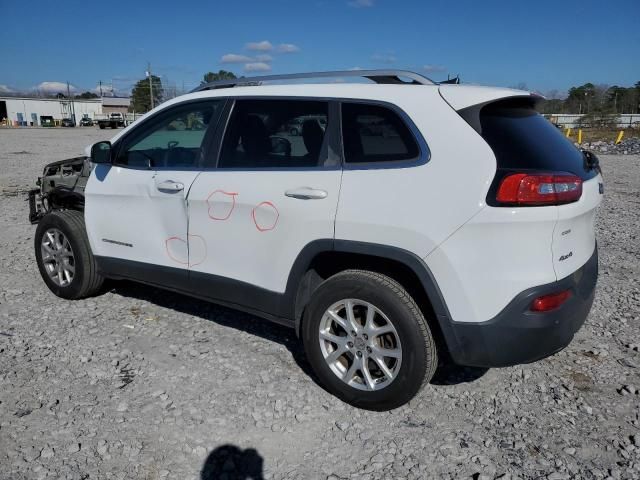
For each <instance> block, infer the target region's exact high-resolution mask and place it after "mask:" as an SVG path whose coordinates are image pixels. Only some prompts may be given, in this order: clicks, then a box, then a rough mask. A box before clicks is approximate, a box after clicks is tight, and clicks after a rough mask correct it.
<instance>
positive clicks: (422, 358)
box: [32, 71, 603, 410]
mask: <svg viewBox="0 0 640 480" xmlns="http://www.w3.org/2000/svg"><path fill="white" fill-rule="evenodd" d="M356 75H357V76H361V77H366V78H367V79H369V80H372V81H373V83H369V84H363V83H349V82H343V83H327V84H285V85H274V84H271V85H266V84H265V83H266V82H267V81H270V80H280V81H283V80H291V79H297V78H306V77H325V76H332V77H347V76H356ZM404 79H408V81H406V80H404ZM540 100H541V97H539V96H536V95H534V94H530V93H529V92H524V91H517V90H510V89H503V88H487V87H478V86H464V85H452V84H435V83H433V82H431V81H430V80H428V79H426V78H424V77H422V76H420V75H417V74H415V73H411V72H400V71H356V72H324V73H315V74H308V75H292V76H289V75H288V76H270V77H262V78H252V79H251V78H249V79H247V78H244V79H238V80H225V81H223V82H218V83H213V84H206V85H203V86H202V87H200V88H198V89H197V90H196V91H194V92H192V93H190V94H187V95H184V96H181V97H178V98H176V99H174V100H171V101H169V102H166V103H164V104H162V105H160V106H159V107H157V108H156V109H154V110H153V111H151V112H150V113H148V114H147V115H146V116H145V117H144V119H142V120H140V121H139V122H137V123H136V124H135V125H132V126H130V127H128V128H126V129H125V130H124V131H122V132H120V133H119V134H118V135H116V136H115V137H114V138H113V139H112V140H111V142H99V143H97V144H95V145H93V147H92V149H91V156H90V159H89V160H90V162H89V160H83V159H73V160H71V161H69V163H70V164H72V165H75V170H73V171H75V172H77V175H78V177H79V178H83V176H84V177H88V180H87V182H86V188H85V189H84V192H82V191H79V189H78V188H76V189H75V192H73V191H72V192H71V193H74V194H75V197H73V198H70V197H69V195H70V189H69V188H68V187H65V189H64V191H58V190H57V189H56V188H55V183H53V184H52V183H51V181H49V179H48V178H44V179H43V180H42V186H41V189H40V190H39V191H38V192H37V193H34V194H33V197H34V198H32V205H33V212H32V219H33V220H34V222H38V223H39V225H38V228H37V232H36V238H35V252H36V257H37V261H38V266H39V268H40V272H41V274H42V277H43V279H44V281H45V282H46V284H47V286H48V287H49V288H50V289H51V290H52V291H53V292H54V293H55V294H56V295H58V296H60V297H63V298H69V299H75V298H82V297H86V296H88V295H92V294H95V293H96V292H98V291H99V290H100V287H101V284H102V280H103V279H104V278H112V279H132V280H136V281H140V282H144V283H147V284H151V285H155V286H158V287H161V288H166V289H171V290H174V291H177V292H182V293H185V294H188V295H193V296H195V297H199V298H203V299H208V300H211V301H213V302H217V303H220V304H223V305H228V306H231V307H233V308H237V309H241V310H244V311H248V312H251V313H253V314H255V315H258V316H260V317H264V318H266V319H269V320H272V321H275V322H278V323H282V324H285V325H288V326H291V327H292V328H295V329H296V331H297V332H298V334H299V336H300V337H301V338H302V341H303V342H304V346H305V350H306V352H307V355H308V359H309V362H310V363H311V365H312V366H313V369H314V371H315V373H316V374H317V376H318V378H319V380H320V381H321V383H322V384H323V385H324V386H325V387H326V388H327V389H328V390H329V391H330V392H332V393H334V394H335V395H337V396H338V397H340V398H341V399H343V400H344V401H346V402H348V403H351V404H353V405H356V406H358V407H362V408H367V409H374V410H385V409H390V408H395V407H398V406H399V405H402V404H404V403H405V402H407V401H408V400H410V399H411V398H412V397H413V396H414V395H415V394H416V393H417V392H418V391H419V390H420V388H421V387H422V386H423V385H425V384H426V383H427V382H429V381H430V379H431V378H432V376H433V374H434V371H435V370H436V367H437V365H438V363H439V361H440V360H442V359H447V360H453V362H455V363H457V364H460V365H470V366H480V367H500V366H507V365H514V364H518V363H525V362H532V361H535V360H538V359H541V358H543V357H546V356H548V355H551V354H553V353H555V352H557V351H558V350H560V349H562V348H564V347H565V346H566V345H567V344H568V343H569V342H570V341H571V339H572V337H573V335H574V333H575V332H576V331H577V330H578V329H579V328H580V326H581V325H582V324H583V322H584V320H585V318H586V317H587V314H588V312H589V310H590V307H591V304H592V301H593V295H594V290H595V285H596V278H597V268H598V260H597V249H596V239H595V234H594V218H595V211H596V207H597V206H598V204H599V203H600V201H601V198H602V190H603V186H602V183H601V182H602V177H601V174H600V168H599V166H598V161H597V158H596V157H595V156H593V155H592V154H590V153H589V152H582V151H580V150H578V149H577V148H575V147H574V146H573V145H572V144H571V143H570V142H569V141H568V140H566V139H565V138H564V137H563V135H562V134H561V133H560V132H558V130H557V129H556V128H555V127H554V126H553V125H552V124H551V123H549V122H547V121H546V120H545V119H544V118H543V117H541V116H540V115H538V114H537V113H536V111H535V109H534V106H535V104H536V103H537V102H539V101H540ZM292 124H300V125H301V128H300V132H296V134H295V135H292V134H291V128H290V126H291V125H292ZM298 133H299V134H298ZM74 162H75V163H74ZM83 162H84V164H83ZM64 163H65V162H58V163H56V164H54V165H58V166H59V165H60V164H63V166H64ZM56 168H57V167H56ZM54 170H55V169H54ZM46 175H47V170H46V169H45V176H46ZM77 184H79V185H82V184H83V183H82V182H76V183H75V184H74V185H77ZM71 190H73V189H71ZM80 190H81V189H80Z"/></svg>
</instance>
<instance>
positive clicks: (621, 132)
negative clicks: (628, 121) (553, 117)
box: [616, 130, 624, 145]
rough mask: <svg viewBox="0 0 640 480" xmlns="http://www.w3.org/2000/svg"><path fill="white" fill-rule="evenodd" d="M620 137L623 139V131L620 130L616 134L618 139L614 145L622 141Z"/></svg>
mask: <svg viewBox="0 0 640 480" xmlns="http://www.w3.org/2000/svg"><path fill="white" fill-rule="evenodd" d="M622 137H624V130H620V133H618V138H616V145H618V144H619V143H620V142H621V141H622Z"/></svg>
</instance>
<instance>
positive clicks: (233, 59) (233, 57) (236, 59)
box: [220, 53, 253, 63]
mask: <svg viewBox="0 0 640 480" xmlns="http://www.w3.org/2000/svg"><path fill="white" fill-rule="evenodd" d="M251 61H253V58H251V57H247V56H246V55H238V54H236V53H227V54H226V55H223V56H222V58H221V59H220V62H221V63H247V62H251Z"/></svg>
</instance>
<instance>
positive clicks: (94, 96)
mask: <svg viewBox="0 0 640 480" xmlns="http://www.w3.org/2000/svg"><path fill="white" fill-rule="evenodd" d="M76 98H83V99H86V98H98V95H96V94H95V93H93V92H84V93H81V94H80V95H76Z"/></svg>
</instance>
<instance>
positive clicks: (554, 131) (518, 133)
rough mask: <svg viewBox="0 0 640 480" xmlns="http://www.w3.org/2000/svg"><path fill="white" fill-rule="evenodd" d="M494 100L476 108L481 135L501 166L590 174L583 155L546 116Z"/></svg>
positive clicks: (592, 174) (586, 176) (592, 172)
mask: <svg viewBox="0 0 640 480" xmlns="http://www.w3.org/2000/svg"><path fill="white" fill-rule="evenodd" d="M504 105H505V104H504V103H500V102H499V103H497V104H493V105H489V106H486V107H484V108H483V109H482V110H481V111H480V125H481V128H482V130H481V133H482V137H483V138H484V139H485V140H486V141H487V143H488V144H489V146H490V147H491V149H492V150H493V152H494V153H495V155H496V159H497V162H498V168H500V169H503V170H540V171H552V172H568V173H573V174H575V175H578V176H580V177H582V179H583V180H587V179H589V178H592V177H594V176H595V175H596V174H597V171H596V170H594V169H591V170H590V169H587V168H586V166H585V161H584V156H583V154H582V152H581V151H580V150H579V149H577V148H576V147H575V146H574V145H573V144H572V143H571V142H570V141H569V140H568V139H567V138H565V136H564V135H563V134H562V132H560V130H558V128H556V127H555V126H553V125H552V124H551V123H550V122H549V121H548V120H546V119H545V118H544V117H542V116H541V115H539V114H538V113H537V112H536V111H535V110H533V108H531V107H517V106H508V104H507V106H504Z"/></svg>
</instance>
